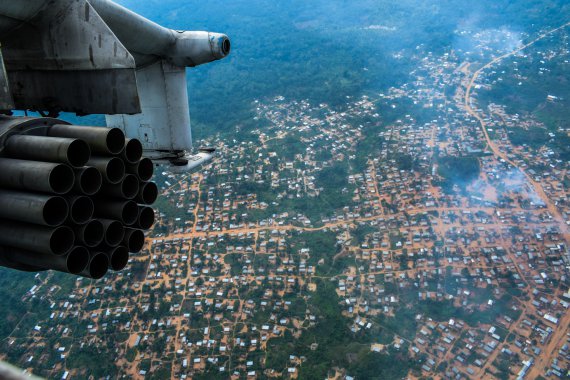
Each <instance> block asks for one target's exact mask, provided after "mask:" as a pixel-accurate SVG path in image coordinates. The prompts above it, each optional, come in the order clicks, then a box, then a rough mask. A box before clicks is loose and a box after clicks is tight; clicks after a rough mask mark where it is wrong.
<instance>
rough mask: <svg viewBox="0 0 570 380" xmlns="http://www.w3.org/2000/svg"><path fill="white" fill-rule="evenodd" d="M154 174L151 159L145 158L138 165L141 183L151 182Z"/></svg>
mask: <svg viewBox="0 0 570 380" xmlns="http://www.w3.org/2000/svg"><path fill="white" fill-rule="evenodd" d="M153 174H154V164H153V163H152V160H151V159H150V158H147V157H145V158H143V159H141V160H140V161H139V163H138V165H137V175H138V176H139V178H140V180H141V181H149V180H150V179H151V178H152V175H153Z"/></svg>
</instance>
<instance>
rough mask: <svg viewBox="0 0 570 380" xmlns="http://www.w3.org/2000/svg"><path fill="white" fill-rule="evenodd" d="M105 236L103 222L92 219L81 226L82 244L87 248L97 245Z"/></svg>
mask: <svg viewBox="0 0 570 380" xmlns="http://www.w3.org/2000/svg"><path fill="white" fill-rule="evenodd" d="M104 238H105V228H104V227H103V223H101V222H100V221H98V220H92V221H90V222H89V223H87V224H86V225H85V227H83V244H85V245H86V246H87V247H89V248H93V247H96V246H98V245H99V244H101V243H102V242H103V239H104Z"/></svg>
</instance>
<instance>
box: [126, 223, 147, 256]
mask: <svg viewBox="0 0 570 380" xmlns="http://www.w3.org/2000/svg"><path fill="white" fill-rule="evenodd" d="M127 234H128V236H126V237H127V239H126V240H127V241H126V244H127V248H128V249H129V252H132V253H138V252H140V251H142V249H143V247H144V232H143V231H142V230H135V229H129V231H128V232H127Z"/></svg>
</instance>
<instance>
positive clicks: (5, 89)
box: [0, 49, 15, 110]
mask: <svg viewBox="0 0 570 380" xmlns="http://www.w3.org/2000/svg"><path fill="white" fill-rule="evenodd" d="M14 107H15V104H14V98H13V97H12V92H11V91H10V83H9V82H8V73H7V72H6V65H5V64H4V57H3V55H2V51H1V49H0V109H2V110H11V109H14Z"/></svg>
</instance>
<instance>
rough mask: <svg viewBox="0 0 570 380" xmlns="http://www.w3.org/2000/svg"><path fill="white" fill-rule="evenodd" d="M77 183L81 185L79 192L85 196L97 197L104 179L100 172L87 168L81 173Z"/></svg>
mask: <svg viewBox="0 0 570 380" xmlns="http://www.w3.org/2000/svg"><path fill="white" fill-rule="evenodd" d="M77 182H78V184H79V191H81V192H82V193H83V194H85V195H95V194H97V192H98V191H99V190H100V189H101V185H102V184H103V177H101V173H99V170H97V169H95V168H93V167H87V168H84V169H83V170H82V171H81V172H80V173H79V178H77Z"/></svg>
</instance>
